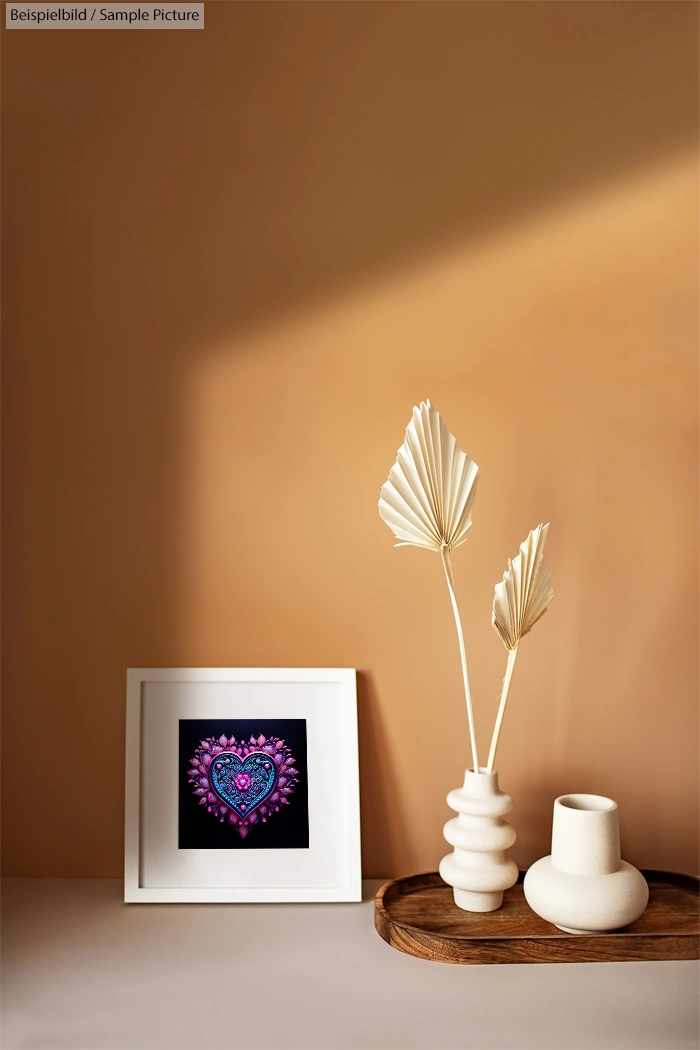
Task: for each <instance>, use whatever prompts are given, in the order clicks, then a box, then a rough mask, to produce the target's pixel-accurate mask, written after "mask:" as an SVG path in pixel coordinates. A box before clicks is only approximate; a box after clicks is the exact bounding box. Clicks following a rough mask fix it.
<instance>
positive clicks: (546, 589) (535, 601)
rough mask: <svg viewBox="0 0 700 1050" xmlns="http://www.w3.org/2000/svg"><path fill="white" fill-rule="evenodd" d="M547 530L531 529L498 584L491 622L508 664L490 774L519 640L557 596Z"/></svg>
mask: <svg viewBox="0 0 700 1050" xmlns="http://www.w3.org/2000/svg"><path fill="white" fill-rule="evenodd" d="M548 530H549V525H538V526H537V528H536V529H533V530H532V532H531V533H530V534H529V536H528V538H527V539H526V540H525V542H524V543H521V544H520V553H519V554H518V555H517V556H516V557H515V558H514V559H513V561H511V560H510V559H508V568H507V570H506V571H505V572H504V574H503V581H502V582H501V583H497V584H496V590H495V594H494V598H493V611H492V613H491V623H492V624H493V627H494V630H495V631H496V633H497V634H498V635H499V636H500V638H501V640H502V642H503V644H504V645H505V647H506V649H507V650H508V663H507V665H506V673H505V677H504V679H503V688H502V690H501V700H500V703H499V705H498V714H497V716H496V724H495V726H494V730H493V737H492V738H491V748H490V750H489V758H488V762H487V765H486V770H487V772H489V773H492V772H493V766H494V762H495V761H496V748H497V747H498V737H499V735H500V732H501V725H502V723H503V715H504V712H505V709H506V702H507V700H508V691H509V690H510V682H511V678H512V677H513V668H514V667H515V658H516V656H517V655H518V646H519V645H520V639H521V638H523V637H524V636H525V635H526V634H527V633H528V631H531V630H532V628H533V627H534V626H535V624H536V623H537V621H538V620H539V619H540V617H542V616H544V614H545V613H546V612H547V606H548V605H549V603H550V602H551V600H552V598H553V597H554V589H553V587H552V580H551V577H550V575H549V572H548V570H547V566H546V565H545V562H544V545H545V542H546V540H547V532H548Z"/></svg>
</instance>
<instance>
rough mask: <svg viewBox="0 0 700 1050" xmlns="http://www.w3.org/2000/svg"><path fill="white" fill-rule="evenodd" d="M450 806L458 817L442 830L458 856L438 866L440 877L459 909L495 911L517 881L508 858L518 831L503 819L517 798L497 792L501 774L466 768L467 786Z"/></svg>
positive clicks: (450, 856) (451, 797)
mask: <svg viewBox="0 0 700 1050" xmlns="http://www.w3.org/2000/svg"><path fill="white" fill-rule="evenodd" d="M447 804H448V805H449V806H450V807H451V808H452V809H454V810H456V811H457V814H458V816H456V817H453V818H452V820H448V822H447V824H445V827H444V832H443V833H444V836H445V838H446V839H447V841H448V842H449V843H450V845H451V846H454V851H453V852H452V853H449V854H448V855H447V856H446V857H443V858H442V860H441V861H440V875H441V876H442V878H443V879H444V880H445V882H446V883H448V884H449V885H450V886H452V888H453V892H454V900H455V904H456V905H457V906H458V907H459V908H463V909H464V910H465V911H481V912H485V911H495V910H496V909H497V908H500V906H501V904H502V903H503V891H504V890H507V889H509V887H510V886H513V885H515V882H516V881H517V878H518V868H517V866H516V864H515V861H513V860H511V859H510V858H509V857H506V855H505V853H504V850H507V849H508V848H509V847H510V846H512V845H513V843H514V842H515V838H516V834H515V828H513V827H512V826H511V825H510V824H508V823H507V822H506V821H505V820H503V819H502V818H503V816H504V814H505V813H509V812H510V811H511V809H512V808H513V799H512V798H511V797H510V795H506V794H504V792H502V791H500V790H499V787H498V773H486V772H485V771H484V770H483V769H482V771H481V772H479V773H474V771H473V770H471V769H468V770H467V771H466V773H465V774H464V786H463V787H461V788H458V789H457V790H455V791H450V793H449V795H448V796H447Z"/></svg>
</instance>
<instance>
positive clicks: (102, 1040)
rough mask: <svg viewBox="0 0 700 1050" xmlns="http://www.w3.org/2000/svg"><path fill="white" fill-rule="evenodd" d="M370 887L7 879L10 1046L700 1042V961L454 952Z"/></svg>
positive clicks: (652, 1047) (66, 1049)
mask: <svg viewBox="0 0 700 1050" xmlns="http://www.w3.org/2000/svg"><path fill="white" fill-rule="evenodd" d="M379 885H380V883H379V882H368V883H366V884H365V890H366V893H365V898H366V899H365V901H364V902H363V903H362V904H274V905H273V904H200V905H196V904H171V905H167V904H129V905H125V904H123V903H122V900H121V896H122V884H121V882H120V881H117V880H111V879H109V880H107V879H5V880H4V883H3V890H4V891H3V911H4V932H3V941H2V952H3V987H2V991H3V1012H2V1021H3V1038H2V1046H3V1048H4V1050H83V1048H85V1050H107V1048H109V1050H151V1048H153V1050H155V1048H158V1050H228V1048H232V1047H236V1048H246V1050H259V1048H266V1050H283V1048H289V1050H294V1048H302V1050H316V1048H323V1050H336V1048H342V1050H360V1048H368V1050H394V1048H396V1050H409V1048H410V1050H413V1048H419V1050H428V1048H429V1050H443V1048H453V1050H468V1048H475V1050H490V1048H499V1050H529V1048H533V1050H549V1048H550V1047H551V1048H553V1050H554V1048H556V1050H568V1048H575V1050H594V1048H598V1047H600V1048H605V1050H613V1048H618V1047H627V1048H630V1050H646V1048H649V1050H670V1048H676V1047H683V1048H689V1050H697V1047H698V1044H699V1042H700V1032H699V1030H698V983H699V982H698V963H694V962H667V963H648V962H644V963H588V964H580V963H579V964H569V965H562V964H557V965H546V966H516V965H513V966H510V965H509V966H449V965H445V964H441V963H430V962H424V961H423V960H420V959H414V958H411V957H409V956H407V955H402V954H401V953H400V952H397V951H395V950H394V949H393V948H390V947H389V945H387V944H385V943H384V941H382V940H381V939H380V937H379V936H378V935H377V934H376V933H375V930H374V926H373V916H372V895H373V892H374V890H375V889H376V888H377V887H378V886H379Z"/></svg>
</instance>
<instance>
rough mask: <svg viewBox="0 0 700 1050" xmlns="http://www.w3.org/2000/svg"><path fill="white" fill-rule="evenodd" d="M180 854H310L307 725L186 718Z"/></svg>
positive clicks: (181, 747)
mask: <svg viewBox="0 0 700 1050" xmlns="http://www.w3.org/2000/svg"><path fill="white" fill-rule="evenodd" d="M179 729H180V745H179V764H180V776H179V791H180V798H179V840H178V845H179V848H180V849H285V848H286V849H308V846H309V815H308V785H307V762H306V720H305V719H303V718H286V719H265V718H263V719H248V718H245V719H213V718H196V719H181V720H180V724H179Z"/></svg>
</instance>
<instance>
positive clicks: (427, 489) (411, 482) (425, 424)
mask: <svg viewBox="0 0 700 1050" xmlns="http://www.w3.org/2000/svg"><path fill="white" fill-rule="evenodd" d="M478 472H479V468H478V467H477V465H476V463H474V462H473V460H471V459H469V457H468V456H467V455H466V453H464V452H462V450H461V449H460V448H458V446H457V442H456V441H455V439H454V437H453V436H452V434H450V432H449V430H448V429H447V427H446V426H445V424H444V423H443V421H442V419H441V418H440V414H439V413H438V412H436V411H435V409H434V408H433V406H432V405H431V404H430V402H429V401H426V402H423V403H421V405H420V406H419V407H418V408H414V409H413V418H412V419H411V422H410V423H409V424H408V427H407V428H406V437H405V440H404V443H403V445H402V446H401V448H400V449H399V451H398V455H397V457H396V463H395V464H394V466H393V467H392V468H391V471H390V472H389V480H388V481H387V482H386V483H385V484H384V485H383V486H382V491H381V493H380V496H379V514H380V516H381V517H382V518H383V520H384V521H385V522H386V523H387V525H388V526H389V528H390V529H391V530H392V532H393V533H394V535H395V536H396V537H397V539H399V540H401V541H402V542H401V543H398V544H397V547H400V546H405V545H411V546H414V547H428V548H429V549H430V550H435V551H441V550H445V549H447V550H451V549H452V548H453V547H458V546H459V545H460V544H461V543H464V541H465V539H466V538H467V532H468V531H469V529H470V528H471V523H472V507H473V505H474V499H475V497H476V485H477V480H478Z"/></svg>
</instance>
